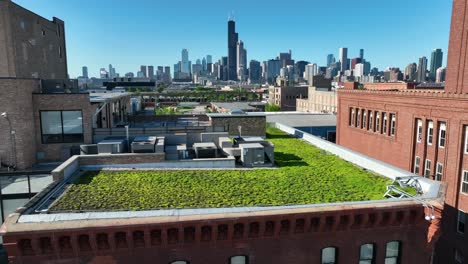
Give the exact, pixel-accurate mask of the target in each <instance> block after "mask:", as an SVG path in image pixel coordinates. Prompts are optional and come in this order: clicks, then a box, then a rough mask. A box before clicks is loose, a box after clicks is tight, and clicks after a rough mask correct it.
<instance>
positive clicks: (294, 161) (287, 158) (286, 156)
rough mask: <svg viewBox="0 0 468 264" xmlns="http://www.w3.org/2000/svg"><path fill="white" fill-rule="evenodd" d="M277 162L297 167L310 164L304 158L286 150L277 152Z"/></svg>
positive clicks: (280, 164) (283, 165)
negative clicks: (285, 151)
mask: <svg viewBox="0 0 468 264" xmlns="http://www.w3.org/2000/svg"><path fill="white" fill-rule="evenodd" d="M275 162H276V163H277V164H278V165H279V166H280V167H297V166H309V164H308V163H307V162H305V161H303V160H302V158H300V157H298V156H296V155H294V154H291V153H284V152H275Z"/></svg>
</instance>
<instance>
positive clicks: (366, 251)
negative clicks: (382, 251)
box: [359, 244, 375, 264]
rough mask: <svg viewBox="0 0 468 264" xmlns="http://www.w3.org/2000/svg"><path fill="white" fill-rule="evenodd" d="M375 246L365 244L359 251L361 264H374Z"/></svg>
mask: <svg viewBox="0 0 468 264" xmlns="http://www.w3.org/2000/svg"><path fill="white" fill-rule="evenodd" d="M374 256H375V251H374V244H364V245H362V246H361V249H360V250H359V264H374V263H375V260H374Z"/></svg>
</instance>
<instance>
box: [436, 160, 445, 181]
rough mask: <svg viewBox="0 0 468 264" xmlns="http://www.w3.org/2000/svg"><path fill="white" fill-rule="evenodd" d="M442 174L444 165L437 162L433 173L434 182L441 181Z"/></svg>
mask: <svg viewBox="0 0 468 264" xmlns="http://www.w3.org/2000/svg"><path fill="white" fill-rule="evenodd" d="M443 172H444V165H443V164H442V163H440V162H437V166H436V173H435V180H436V181H441V180H442V176H443Z"/></svg>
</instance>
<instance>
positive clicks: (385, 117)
mask: <svg viewBox="0 0 468 264" xmlns="http://www.w3.org/2000/svg"><path fill="white" fill-rule="evenodd" d="M382 115H383V117H382V119H383V121H382V134H385V135H386V134H387V113H382Z"/></svg>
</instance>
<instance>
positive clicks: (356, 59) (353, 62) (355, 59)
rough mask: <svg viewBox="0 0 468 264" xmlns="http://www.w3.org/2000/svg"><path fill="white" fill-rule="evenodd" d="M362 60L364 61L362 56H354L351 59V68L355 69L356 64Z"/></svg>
mask: <svg viewBox="0 0 468 264" xmlns="http://www.w3.org/2000/svg"><path fill="white" fill-rule="evenodd" d="M361 62H362V60H361V58H353V59H352V60H351V70H354V67H355V66H356V64H358V63H361Z"/></svg>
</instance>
